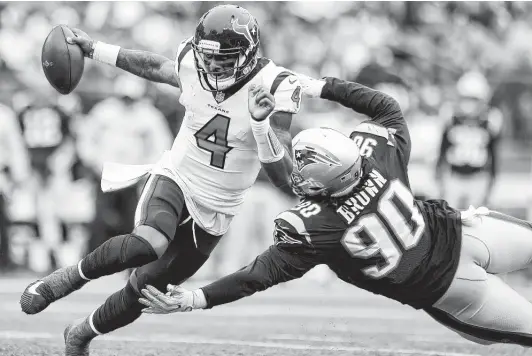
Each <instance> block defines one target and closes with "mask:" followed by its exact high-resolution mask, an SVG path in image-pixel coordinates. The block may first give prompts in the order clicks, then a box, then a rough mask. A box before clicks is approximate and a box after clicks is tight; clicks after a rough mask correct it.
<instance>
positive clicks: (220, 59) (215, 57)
mask: <svg viewBox="0 0 532 356" xmlns="http://www.w3.org/2000/svg"><path fill="white" fill-rule="evenodd" d="M202 56H203V63H204V64H205V69H206V70H207V71H208V72H209V74H210V75H212V76H213V77H216V79H218V80H220V79H226V78H229V77H231V76H232V75H233V74H234V73H235V66H236V64H237V62H238V56H237V55H221V54H207V53H204V54H203V55H202Z"/></svg>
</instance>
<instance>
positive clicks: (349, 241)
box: [203, 78, 461, 308]
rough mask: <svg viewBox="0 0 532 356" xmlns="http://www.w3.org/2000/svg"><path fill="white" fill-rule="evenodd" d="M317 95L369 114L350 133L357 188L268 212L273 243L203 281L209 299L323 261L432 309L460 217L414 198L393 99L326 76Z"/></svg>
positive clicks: (446, 281)
mask: <svg viewBox="0 0 532 356" xmlns="http://www.w3.org/2000/svg"><path fill="white" fill-rule="evenodd" d="M322 97H323V98H327V99H330V100H333V101H336V102H339V103H341V104H343V105H344V106H347V107H351V108H353V109H354V110H356V111H358V112H362V113H365V114H368V115H369V116H370V117H371V118H372V120H371V121H367V122H364V123H363V124H361V125H360V126H358V127H357V129H356V130H355V131H354V132H353V133H352V134H351V137H352V138H353V139H354V140H355V141H356V142H357V143H358V144H359V145H360V150H361V154H362V155H363V156H365V158H364V164H363V167H364V168H363V170H364V176H363V177H364V178H363V181H362V182H361V184H360V185H359V188H357V190H356V191H354V192H353V193H351V194H350V195H349V196H347V197H343V198H342V199H341V200H336V201H331V200H319V199H305V200H303V201H302V202H301V203H300V204H298V205H297V206H296V207H294V208H293V209H291V210H288V211H285V212H283V213H281V214H279V215H278V216H277V218H276V219H275V233H274V241H275V244H274V246H272V247H270V249H269V250H267V251H266V252H264V253H263V254H262V255H261V256H259V257H258V258H257V259H256V260H255V262H253V263H252V264H251V265H249V266H248V267H246V268H244V269H242V270H240V271H239V272H236V273H234V274H233V275H230V276H227V277H225V278H223V279H221V280H220V281H218V282H214V283H213V284H211V285H209V286H207V287H204V288H203V291H204V293H205V296H206V298H207V302H208V306H210V307H212V306H214V305H218V304H221V303H226V302H230V301H232V300H236V299H238V298H241V297H244V296H246V295H250V294H252V293H254V292H255V291H259V290H263V289H265V288H268V287H270V286H272V285H274V284H277V283H279V282H284V281H287V280H291V279H293V278H298V277H300V276H302V275H303V274H304V273H306V272H307V271H308V270H310V269H311V268H312V267H314V266H316V265H318V264H326V265H328V266H329V268H331V269H332V270H333V271H334V272H335V273H336V274H337V276H338V277H339V278H340V279H342V280H344V281H345V282H347V283H350V284H353V285H355V286H358V287H360V288H364V289H366V290H368V291H370V292H373V293H376V294H380V295H384V296H386V297H389V298H392V299H395V300H397V301H399V302H401V303H405V304H408V305H411V306H413V307H414V308H425V307H430V306H432V305H433V304H434V303H435V302H436V301H437V300H438V299H439V298H440V297H441V296H443V294H444V293H445V291H446V290H447V289H448V287H449V285H450V283H451V281H452V278H453V277H454V274H455V272H456V268H457V266H458V260H459V252H460V242H461V222H460V214H459V212H457V211H456V210H454V209H451V208H449V207H448V206H447V204H446V203H445V202H444V201H428V202H423V201H416V200H414V198H413V196H412V192H411V190H410V187H409V182H408V173H407V165H408V161H409V156H410V136H409V132H408V128H407V125H406V122H405V121H404V118H403V116H402V113H401V110H400V108H399V107H398V104H397V103H396V102H395V100H393V99H391V98H390V97H388V96H386V95H384V94H383V93H380V92H377V91H374V90H371V89H369V88H366V87H363V86H361V85H358V84H355V83H348V82H343V81H340V80H337V79H330V78H328V79H327V84H326V85H325V87H324V89H323V92H322Z"/></svg>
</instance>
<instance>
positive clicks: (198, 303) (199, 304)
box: [192, 288, 207, 309]
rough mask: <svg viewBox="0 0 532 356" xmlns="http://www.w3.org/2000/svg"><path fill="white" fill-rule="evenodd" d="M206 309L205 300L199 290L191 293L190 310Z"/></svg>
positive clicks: (201, 291)
mask: <svg viewBox="0 0 532 356" xmlns="http://www.w3.org/2000/svg"><path fill="white" fill-rule="evenodd" d="M206 307H207V299H206V298H205V294H204V293H203V290H201V288H199V289H196V290H194V291H192V308H194V309H205V308H206Z"/></svg>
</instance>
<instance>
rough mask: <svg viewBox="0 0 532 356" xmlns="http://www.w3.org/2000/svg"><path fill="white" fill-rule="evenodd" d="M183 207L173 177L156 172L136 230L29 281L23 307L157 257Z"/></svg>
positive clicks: (38, 307)
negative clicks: (75, 261) (79, 259)
mask: <svg viewBox="0 0 532 356" xmlns="http://www.w3.org/2000/svg"><path fill="white" fill-rule="evenodd" d="M183 210H184V197H183V192H182V191H181V189H180V188H179V186H178V185H177V184H176V183H175V182H173V181H172V180H171V179H169V178H167V177H164V176H160V175H154V176H152V177H150V179H149V180H148V182H147V183H146V186H145V187H144V189H143V193H142V195H141V199H140V200H139V204H138V206H137V212H136V216H135V217H136V219H135V220H136V221H135V223H136V226H137V228H136V229H135V230H134V233H132V234H127V235H121V236H115V237H113V238H111V239H109V240H107V241H106V242H105V243H103V244H102V245H100V246H99V247H98V248H96V249H95V250H94V251H92V252H91V253H90V254H88V255H87V256H86V257H85V258H84V259H83V260H81V261H80V262H79V263H78V264H77V265H75V266H69V267H66V268H62V269H59V270H57V271H55V272H54V273H52V274H50V275H49V276H47V277H45V278H43V279H42V280H38V281H36V282H33V283H32V284H30V285H29V286H28V287H27V288H26V290H25V291H24V293H23V295H22V297H21V301H20V304H21V307H22V310H23V311H24V312H25V313H27V314H36V313H39V312H41V311H42V310H44V309H45V308H46V307H48V305H50V304H51V303H52V302H55V301H57V300H58V299H61V298H63V297H65V296H67V295H69V294H70V293H72V292H73V291H75V290H77V289H79V288H81V287H82V286H83V285H84V284H86V283H87V281H89V280H91V279H96V278H100V277H103V276H107V275H111V274H114V273H116V272H120V271H123V270H125V269H128V268H135V267H139V266H143V265H145V264H147V263H149V262H151V261H154V260H156V259H157V258H158V257H159V255H160V254H161V253H162V252H163V251H164V249H166V246H167V245H168V241H169V240H170V239H172V238H173V237H174V235H175V232H176V229H177V226H178V224H179V222H180V219H181V216H182V212H183Z"/></svg>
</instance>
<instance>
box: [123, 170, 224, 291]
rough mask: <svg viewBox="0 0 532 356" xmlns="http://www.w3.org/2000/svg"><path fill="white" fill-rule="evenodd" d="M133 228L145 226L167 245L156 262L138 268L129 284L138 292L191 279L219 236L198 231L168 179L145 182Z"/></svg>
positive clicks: (175, 186)
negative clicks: (166, 241)
mask: <svg viewBox="0 0 532 356" xmlns="http://www.w3.org/2000/svg"><path fill="white" fill-rule="evenodd" d="M135 225H136V226H138V225H147V226H150V227H152V228H154V229H156V230H158V231H159V232H161V233H163V234H164V235H165V236H166V238H167V239H168V240H169V241H170V243H169V245H168V247H167V249H166V251H165V252H164V254H163V255H162V256H161V257H160V258H159V259H158V260H156V261H153V262H151V263H148V264H147V265H145V266H142V267H139V268H137V269H136V271H135V272H134V273H133V274H132V278H131V280H130V281H131V284H132V286H133V287H134V288H135V290H136V291H137V292H139V291H140V289H142V288H144V287H145V285H146V284H150V285H153V286H154V287H156V288H159V289H161V290H165V289H166V285H167V284H168V283H171V284H179V283H182V282H184V281H185V280H187V279H188V278H190V277H191V276H192V275H194V273H196V272H197V270H199V269H200V267H201V266H202V265H203V264H204V263H205V262H206V261H207V259H208V257H209V255H210V253H211V252H212V250H213V249H214V247H216V245H217V243H218V241H219V240H220V238H221V236H214V235H211V234H209V233H207V232H206V231H204V230H203V229H201V228H200V227H199V226H198V225H197V224H196V223H195V221H194V220H193V219H192V218H191V217H190V214H189V213H188V210H187V208H186V206H185V198H184V195H183V191H182V190H181V188H179V186H178V185H177V184H176V183H175V182H174V181H172V180H171V179H170V178H168V177H165V176H162V175H152V176H150V178H149V179H148V181H147V182H146V185H145V187H144V189H143V191H142V194H141V197H140V199H139V203H138V207H137V212H136V214H135Z"/></svg>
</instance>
